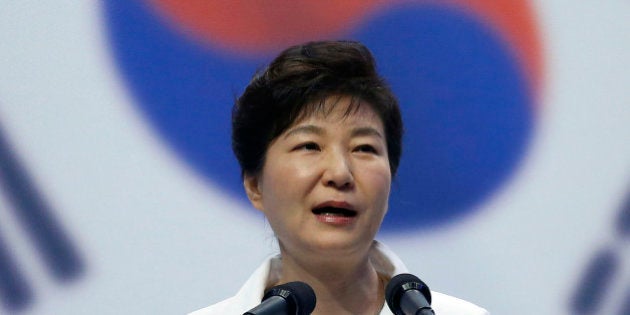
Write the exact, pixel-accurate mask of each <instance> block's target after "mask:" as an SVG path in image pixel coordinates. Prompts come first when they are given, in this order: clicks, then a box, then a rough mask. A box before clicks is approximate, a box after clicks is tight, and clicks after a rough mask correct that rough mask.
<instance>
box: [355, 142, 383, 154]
mask: <svg viewBox="0 0 630 315" xmlns="http://www.w3.org/2000/svg"><path fill="white" fill-rule="evenodd" d="M354 150H355V151H357V152H364V153H374V154H378V151H377V150H376V148H375V147H373V146H371V145H369V144H362V145H360V146H357V147H356V148H355V149H354Z"/></svg>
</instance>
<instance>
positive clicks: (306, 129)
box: [283, 125, 324, 139]
mask: <svg viewBox="0 0 630 315" xmlns="http://www.w3.org/2000/svg"><path fill="white" fill-rule="evenodd" d="M299 133H304V134H316V135H323V134H324V128H321V127H317V126H315V125H304V126H300V127H297V128H294V129H291V130H290V131H289V132H287V133H286V134H285V135H284V137H283V138H284V139H286V138H288V137H290V136H293V135H295V134H299Z"/></svg>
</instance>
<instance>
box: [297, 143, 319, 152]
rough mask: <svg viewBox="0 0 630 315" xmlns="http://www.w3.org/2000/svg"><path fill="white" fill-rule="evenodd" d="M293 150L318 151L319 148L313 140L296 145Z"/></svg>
mask: <svg viewBox="0 0 630 315" xmlns="http://www.w3.org/2000/svg"><path fill="white" fill-rule="evenodd" d="M293 150H306V151H319V150H320V148H319V145H318V144H317V143H315V142H306V143H302V144H300V145H298V146H296V147H295V148H293Z"/></svg>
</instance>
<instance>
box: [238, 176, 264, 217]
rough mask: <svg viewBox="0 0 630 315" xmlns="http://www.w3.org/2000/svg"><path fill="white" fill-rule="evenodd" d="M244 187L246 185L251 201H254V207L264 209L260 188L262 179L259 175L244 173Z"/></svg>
mask: <svg viewBox="0 0 630 315" xmlns="http://www.w3.org/2000/svg"><path fill="white" fill-rule="evenodd" d="M243 187H245V192H246V193H247V198H249V202H251V203H252V206H254V208H256V209H258V210H260V211H262V210H263V204H262V190H261V189H260V181H259V176H257V175H244V176H243Z"/></svg>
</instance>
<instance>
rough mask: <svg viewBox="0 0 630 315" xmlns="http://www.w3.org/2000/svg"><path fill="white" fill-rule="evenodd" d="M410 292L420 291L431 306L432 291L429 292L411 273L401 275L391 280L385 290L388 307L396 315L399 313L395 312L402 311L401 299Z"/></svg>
mask: <svg viewBox="0 0 630 315" xmlns="http://www.w3.org/2000/svg"><path fill="white" fill-rule="evenodd" d="M408 290H418V291H420V293H421V294H422V295H423V296H424V298H425V299H426V300H427V302H429V304H431V290H429V287H428V286H427V285H426V284H425V283H424V282H422V280H420V279H419V278H418V277H416V276H414V275H412V274H409V273H401V274H399V275H396V276H394V277H393V278H392V279H391V280H389V283H387V287H386V288H385V299H386V301H387V305H388V306H389V308H390V309H391V310H392V311H394V313H396V314H398V311H395V310H400V298H401V297H402V295H403V293H405V292H406V291H408Z"/></svg>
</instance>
